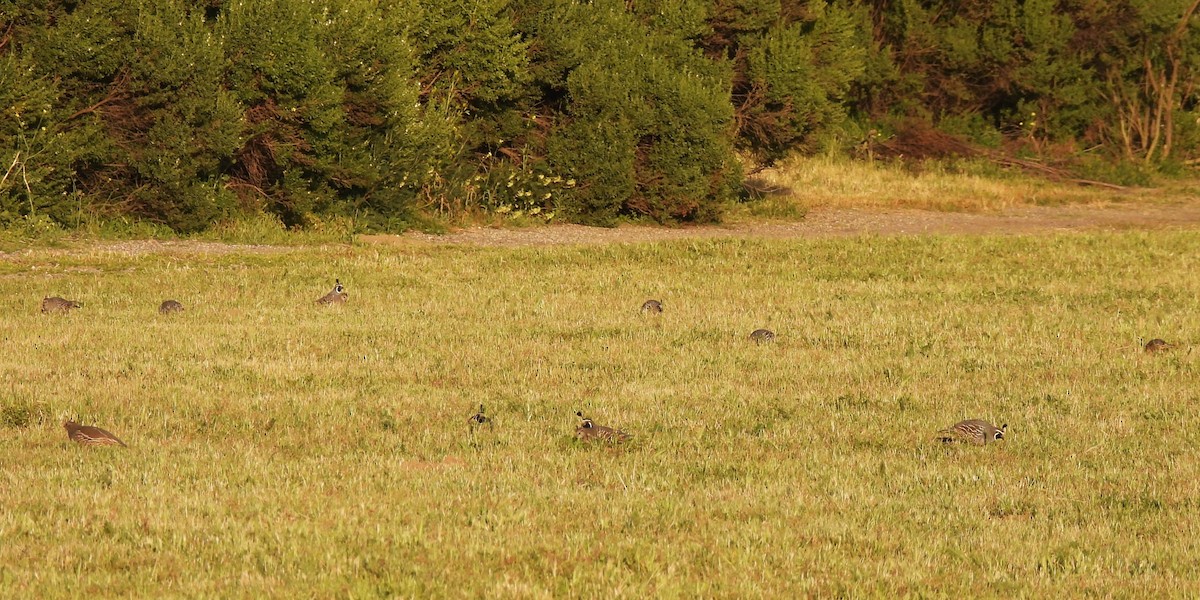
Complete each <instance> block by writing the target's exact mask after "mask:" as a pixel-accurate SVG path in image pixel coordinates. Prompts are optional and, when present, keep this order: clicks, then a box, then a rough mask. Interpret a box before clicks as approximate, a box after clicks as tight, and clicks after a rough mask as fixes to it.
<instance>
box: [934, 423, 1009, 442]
mask: <svg viewBox="0 0 1200 600" xmlns="http://www.w3.org/2000/svg"><path fill="white" fill-rule="evenodd" d="M1007 430H1008V424H1007V423H1006V424H1004V425H1003V426H1001V427H996V426H995V425H992V424H991V423H988V422H987V421H984V420H982V419H967V420H965V421H959V422H957V423H955V424H953V425H951V426H950V427H947V428H946V429H942V430H940V431H938V440H939V441H941V442H946V443H950V442H962V443H966V444H975V445H976V446H982V445H984V444H987V443H988V442H991V441H995V440H1002V439H1004V433H1005V431H1007Z"/></svg>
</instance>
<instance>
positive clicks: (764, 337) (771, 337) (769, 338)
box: [750, 329, 775, 344]
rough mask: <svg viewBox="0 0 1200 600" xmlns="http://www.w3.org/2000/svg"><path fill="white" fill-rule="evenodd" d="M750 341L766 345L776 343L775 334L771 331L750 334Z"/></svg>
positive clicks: (765, 330)
mask: <svg viewBox="0 0 1200 600" xmlns="http://www.w3.org/2000/svg"><path fill="white" fill-rule="evenodd" d="M750 339H752V340H754V343H755V344H764V343H767V342H773V341H775V332H774V331H771V330H770V329H755V330H754V331H753V332H751V333H750Z"/></svg>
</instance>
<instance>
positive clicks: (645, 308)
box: [642, 300, 663, 315]
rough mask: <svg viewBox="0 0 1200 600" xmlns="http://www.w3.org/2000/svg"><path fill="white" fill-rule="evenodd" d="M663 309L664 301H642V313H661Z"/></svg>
mask: <svg viewBox="0 0 1200 600" xmlns="http://www.w3.org/2000/svg"><path fill="white" fill-rule="evenodd" d="M662 310H663V309H662V302H659V301H658V300H647V301H645V302H643V303H642V314H646V313H650V314H652V315H661V314H662Z"/></svg>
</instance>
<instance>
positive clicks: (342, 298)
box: [317, 279, 350, 304]
mask: <svg viewBox="0 0 1200 600" xmlns="http://www.w3.org/2000/svg"><path fill="white" fill-rule="evenodd" d="M349 297H350V296H349V294H347V293H346V288H344V287H342V280H340V279H335V280H334V286H333V289H332V290H330V292H329V293H328V294H325V295H324V296H321V297H320V298H317V304H345V303H346V299H347V298H349Z"/></svg>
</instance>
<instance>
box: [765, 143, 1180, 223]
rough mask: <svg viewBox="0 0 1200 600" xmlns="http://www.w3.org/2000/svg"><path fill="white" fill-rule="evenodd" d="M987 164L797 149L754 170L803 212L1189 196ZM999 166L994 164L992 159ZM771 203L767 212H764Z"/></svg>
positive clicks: (1166, 187)
mask: <svg viewBox="0 0 1200 600" xmlns="http://www.w3.org/2000/svg"><path fill="white" fill-rule="evenodd" d="M982 166H983V165H982V164H976V165H973V166H972V165H964V167H965V168H963V169H955V168H953V165H950V164H949V163H944V162H936V161H929V162H924V163H917V164H907V165H906V164H901V163H893V162H884V161H875V162H868V161H851V160H845V159H837V158H829V157H812V158H805V157H795V158H791V159H788V160H785V161H782V162H781V163H779V165H778V166H776V167H774V168H771V169H767V170H765V171H762V172H761V173H758V174H756V175H755V176H753V178H754V179H755V180H756V181H757V182H758V185H759V186H760V187H764V188H767V189H771V188H775V189H778V190H780V191H782V192H789V191H790V194H789V195H788V196H787V197H788V198H789V199H790V202H791V204H793V205H795V206H796V207H797V208H795V209H793V210H795V211H800V212H801V213H802V212H803V211H804V210H806V209H809V208H816V207H836V208H853V207H861V208H920V209H930V210H950V211H957V210H965V211H990V210H998V209H1005V208H1012V207H1016V206H1023V205H1030V204H1035V205H1054V204H1080V203H1110V202H1127V201H1130V200H1134V199H1138V200H1143V201H1145V200H1161V201H1176V200H1183V199H1186V198H1188V197H1191V192H1190V191H1189V190H1188V189H1186V187H1187V186H1183V185H1181V184H1176V183H1172V182H1164V184H1163V186H1162V187H1160V188H1159V189H1155V190H1145V189H1134V188H1131V189H1128V190H1123V191H1121V190H1111V189H1106V188H1100V187H1089V186H1081V185H1078V184H1073V183H1059V182H1055V181H1050V180H1047V179H1041V178H1037V177H1030V176H1027V175H1024V174H1020V173H1006V172H1003V171H999V170H994V172H991V173H989V174H986V175H984V174H976V173H978V172H979V171H980V167H982ZM993 169H995V168H994V167H993ZM767 204H768V205H770V208H769V209H756V210H757V212H753V211H752V214H755V215H756V216H764V217H770V216H771V213H780V214H782V215H784V216H786V214H787V210H785V208H784V205H787V204H788V202H787V201H786V200H784V199H778V198H776V199H772V198H770V196H768V200H767ZM764 210H765V211H766V213H767V214H758V213H762V212H763V211H764Z"/></svg>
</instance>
